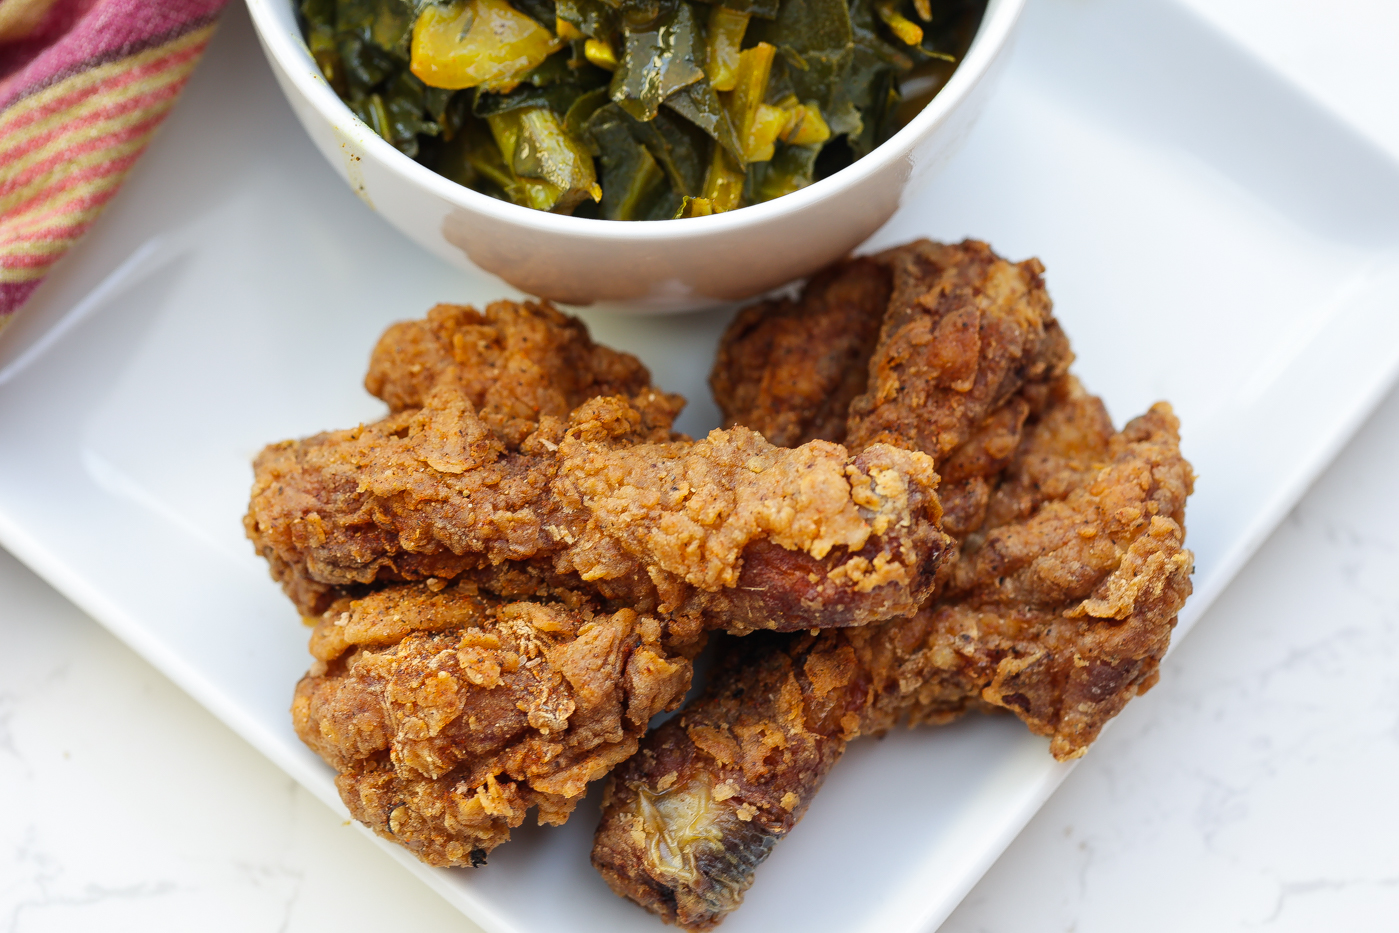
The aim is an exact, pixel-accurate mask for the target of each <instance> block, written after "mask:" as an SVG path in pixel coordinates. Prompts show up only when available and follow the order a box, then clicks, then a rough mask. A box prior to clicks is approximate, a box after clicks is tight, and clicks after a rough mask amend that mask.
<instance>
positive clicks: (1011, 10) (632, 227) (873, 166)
mask: <svg viewBox="0 0 1399 933" xmlns="http://www.w3.org/2000/svg"><path fill="white" fill-rule="evenodd" d="M292 2H293V0H247V3H248V8H249V10H250V12H251V14H252V19H253V23H254V25H255V26H256V28H257V30H258V33H259V35H260V36H261V38H262V41H263V43H264V44H265V47H266V48H267V50H268V51H269V52H270V54H272V55H273V56H274V57H275V58H276V60H277V63H278V64H279V65H280V66H281V67H282V69H283V70H284V71H285V72H286V74H287V75H288V76H289V77H290V79H291V81H292V83H293V84H294V86H295V88H296V90H297V91H298V92H299V93H300V94H301V95H302V96H303V97H304V98H305V99H306V101H308V102H309V103H311V104H312V105H313V106H314V108H315V109H316V111H317V112H318V114H319V115H320V117H321V118H322V119H323V120H325V121H326V122H328V123H329V124H330V125H332V126H333V127H335V128H336V130H337V132H338V133H340V134H342V135H344V136H346V137H348V138H349V139H350V140H351V141H353V143H354V144H355V145H356V146H358V147H359V148H360V151H361V152H363V153H364V154H365V155H366V156H369V157H370V158H373V159H374V160H375V161H377V162H379V163H381V164H382V165H383V166H384V167H385V168H387V169H389V170H391V171H393V172H394V173H395V174H397V175H400V176H402V177H403V178H405V179H407V180H408V181H410V182H411V183H412V184H413V185H415V186H416V187H419V188H422V189H424V190H426V191H428V192H430V193H432V194H433V195H435V196H436V197H438V198H440V199H442V200H443V201H445V202H447V203H449V204H451V205H453V206H456V207H460V208H464V209H466V210H468V211H471V212H474V213H476V214H480V215H484V216H485V217H489V218H492V219H494V220H498V221H501V222H505V223H509V224H512V225H514V226H517V227H522V228H526V229H531V230H537V231H539V232H541V233H562V234H571V235H573V236H579V235H583V236H587V237H589V238H602V239H606V240H634V239H635V238H636V237H637V236H638V235H639V234H640V233H641V231H640V230H639V229H638V228H645V232H644V236H645V237H646V238H648V239H655V238H662V239H676V238H679V239H685V238H687V237H689V236H692V235H695V234H702V235H703V236H705V237H706V238H707V237H709V236H712V235H714V234H722V233H725V232H729V231H737V230H743V229H748V228H751V227H756V226H761V225H763V224H764V223H765V222H767V221H771V220H773V219H775V218H779V217H786V216H789V215H792V214H795V213H798V212H801V211H802V210H803V209H804V208H807V207H809V206H810V205H812V204H816V203H819V202H821V201H824V200H826V199H827V198H830V197H833V196H835V195H836V194H838V193H840V192H841V191H843V190H845V189H847V188H849V187H852V186H855V185H857V184H859V183H860V182H861V181H863V180H864V179H866V178H868V177H869V176H871V175H873V174H875V173H878V172H881V171H883V170H886V169H888V168H889V167H890V166H891V165H893V164H894V163H896V162H898V161H900V160H902V159H905V158H907V156H908V153H909V152H910V150H911V149H912V148H913V146H914V145H915V144H916V143H917V142H918V141H919V140H921V139H922V138H924V137H925V136H927V135H929V134H930V133H931V132H933V131H934V130H935V129H936V128H937V127H938V126H939V125H940V124H941V123H943V122H944V121H945V120H946V119H947V117H948V115H949V114H950V113H952V112H953V111H954V110H956V109H957V108H958V107H959V106H960V105H961V104H962V103H963V102H964V101H965V100H966V99H967V97H968V95H969V94H970V92H971V91H972V89H973V88H974V87H975V86H976V85H977V84H978V83H979V82H980V80H981V79H982V78H983V77H984V76H985V74H986V72H987V70H988V69H989V68H990V66H991V65H992V63H993V62H995V60H996V59H997V57H998V56H999V54H1000V52H1001V51H1002V49H1003V48H1004V47H1005V46H1006V45H1007V44H1008V43H1009V42H1010V39H1011V37H1012V35H1013V32H1014V27H1015V24H1016V22H1017V20H1018V19H1019V16H1020V12H1021V9H1022V8H1023V6H1024V0H989V2H988V4H987V7H986V12H985V14H984V15H983V17H982V21H981V25H980V26H979V27H978V29H977V33H976V36H975V38H974V39H973V40H972V44H971V46H970V48H969V49H968V51H967V55H966V57H965V58H964V59H963V61H962V63H961V65H959V66H958V68H957V70H956V71H955V72H954V73H953V75H952V77H951V79H950V80H949V81H948V82H947V84H946V86H944V87H943V89H942V90H941V91H940V92H939V93H938V94H937V96H936V97H934V98H933V99H932V100H931V101H930V102H929V103H928V105H927V106H926V107H924V108H923V109H922V110H921V111H919V113H918V114H917V115H916V116H915V117H914V118H913V119H912V120H910V121H909V122H908V123H907V124H906V125H905V126H903V127H902V128H900V129H899V131H898V132H897V133H895V134H894V136H893V137H891V138H890V139H888V140H886V141H885V142H884V143H883V144H882V145H880V146H879V147H878V148H876V149H875V150H874V151H873V152H871V153H870V154H869V155H867V156H865V157H864V158H863V159H859V160H858V161H856V162H854V163H852V164H851V165H849V166H847V167H845V168H843V169H841V170H840V171H839V172H836V173H835V174H833V175H831V176H829V177H827V178H823V179H821V180H820V181H817V182H816V183H814V184H812V185H810V186H808V187H806V188H803V189H801V190H800V191H796V192H793V193H792V194H788V195H784V196H782V197H780V198H776V199H774V200H772V201H765V202H763V203H762V204H755V205H752V206H749V207H745V208H742V209H740V210H736V211H730V212H727V213H723V214H712V215H709V216H707V217H692V218H686V219H683V220H678V221H676V220H670V221H625V222H622V221H612V220H597V219H593V218H584V217H572V216H567V215H561V214H551V213H548V212H545V211H536V210H531V209H530V208H526V207H521V206H519V205H516V204H511V203H509V202H506V201H501V200H499V199H497V198H493V197H491V196H489V195H486V194H482V193H481V192H478V191H473V190H472V189H470V188H466V187H464V186H462V185H459V184H457V183H456V182H453V181H450V180H449V179H447V178H444V177H443V176H441V175H438V174H437V173H436V172H434V171H432V170H431V169H429V168H427V167H426V166H423V165H420V164H419V163H417V162H415V161H414V160H412V159H410V158H409V157H408V156H406V155H404V154H403V153H401V152H399V151H398V150H397V149H395V148H394V147H393V146H392V145H390V144H389V143H388V142H387V141H385V140H383V139H382V138H380V137H379V136H378V135H377V134H376V133H375V132H374V131H373V130H371V129H370V128H369V127H368V126H366V125H365V124H364V123H363V122H361V121H360V120H359V118H358V117H356V116H355V115H354V113H353V112H352V111H351V110H350V108H349V107H348V106H346V105H345V103H344V102H343V101H341V100H340V98H339V97H338V96H337V95H336V94H335V92H334V90H332V89H331V87H330V85H329V84H327V83H326V81H325V79H324V77H322V75H321V73H320V70H319V68H318V67H317V66H316V63H315V60H314V59H313V58H312V57H311V54H310V51H309V50H308V49H307V47H306V43H305V42H304V40H303V39H302V37H301V31H300V29H299V27H298V26H297V23H296V16H295V13H294V11H293V6H292Z"/></svg>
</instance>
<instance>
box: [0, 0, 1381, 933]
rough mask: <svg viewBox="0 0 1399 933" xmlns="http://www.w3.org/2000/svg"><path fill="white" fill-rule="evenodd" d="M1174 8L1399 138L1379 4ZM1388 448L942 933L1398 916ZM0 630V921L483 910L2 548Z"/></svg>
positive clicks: (1372, 444)
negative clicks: (384, 848)
mask: <svg viewBox="0 0 1399 933" xmlns="http://www.w3.org/2000/svg"><path fill="white" fill-rule="evenodd" d="M1189 2H1190V3H1191V4H1192V5H1193V6H1195V7H1196V8H1197V9H1198V10H1199V11H1200V12H1201V13H1202V14H1203V15H1205V16H1206V17H1208V18H1210V19H1212V20H1214V21H1215V22H1216V23H1218V24H1219V25H1221V26H1222V27H1223V28H1225V29H1226V30H1228V31H1229V32H1230V33H1232V34H1233V35H1234V36H1236V37H1237V39H1238V40H1239V41H1240V42H1241V43H1242V44H1244V45H1245V46H1247V47H1249V48H1250V49H1252V50H1253V51H1254V52H1255V53H1256V54H1258V55H1259V56H1260V57H1262V58H1263V59H1265V60H1266V61H1268V62H1269V63H1270V64H1272V65H1274V66H1275V67H1277V68H1278V69H1280V70H1281V71H1283V72H1284V73H1285V74H1287V75H1288V76H1289V77H1290V78H1291V79H1292V80H1294V81H1295V82H1296V83H1297V84H1298V85H1299V86H1301V87H1302V88H1303V89H1304V90H1305V91H1306V92H1307V93H1309V94H1311V95H1312V96H1313V97H1315V98H1316V99H1317V100H1319V101H1320V102H1321V103H1323V104H1324V105H1326V106H1328V107H1330V108H1332V109H1333V110H1335V111H1337V112H1338V113H1340V114H1341V115H1342V116H1343V117H1344V118H1345V119H1346V120H1347V121H1349V122H1350V123H1352V124H1353V125H1354V126H1355V127H1356V128H1357V129H1359V130H1360V131H1361V132H1362V133H1364V134H1366V135H1367V136H1369V137H1370V138H1371V139H1372V140H1373V141H1374V142H1375V143H1376V144H1378V145H1379V146H1381V147H1383V148H1385V149H1387V150H1388V151H1389V152H1391V153H1394V154H1395V156H1396V157H1399V106H1396V101H1399V56H1396V55H1395V54H1394V52H1395V49H1396V48H1399V4H1394V3H1393V2H1392V0H1189ZM1397 462H1399V391H1395V392H1392V393H1391V394H1390V395H1389V397H1388V398H1387V399H1386V400H1385V401H1384V402H1383V403H1382V404H1381V406H1380V408H1379V409H1378V411H1377V412H1376V413H1375V415H1374V416H1373V417H1371V419H1370V420H1369V421H1368V422H1367V423H1366V424H1365V425H1364V427H1362V428H1361V430H1360V432H1359V433H1358V435H1357V436H1356V438H1355V439H1354V440H1353V441H1352V443H1351V444H1350V445H1349V446H1348V447H1347V448H1346V449H1345V451H1344V452H1343V453H1342V454H1341V455H1340V457H1339V459H1338V460H1337V461H1336V462H1335V463H1334V464H1333V465H1332V466H1331V468H1330V469H1329V470H1328V471H1327V472H1326V473H1325V474H1324V475H1323V476H1322V478H1321V479H1320V480H1319V481H1318V482H1317V484H1316V486H1315V487H1314V488H1312V489H1311V490H1310V491H1309V492H1308V493H1307V494H1306V496H1305V497H1304V499H1303V500H1302V502H1301V503H1300V504H1299V505H1298V507H1297V508H1296V509H1295V510H1294V511H1293V512H1292V514H1291V515H1290V516H1289V517H1288V519H1287V520H1286V521H1285V522H1284V523H1283V525H1282V526H1281V527H1280V528H1278V530H1277V531H1276V532H1275V533H1274V534H1273V535H1272V537H1271V539H1270V540H1269V541H1268V542H1267V544H1266V545H1265V546H1264V547H1263V548H1262V550H1261V551H1260V552H1259V553H1258V555H1257V556H1256V557H1255V558H1254V559H1253V561H1252V562H1251V563H1250V564H1249V566H1248V567H1247V568H1246V569H1245V570H1244V571H1243V572H1242V573H1241V574H1240V576H1239V577H1238V578H1237V580H1236V581H1235V582H1234V583H1233V585H1232V586H1231V587H1230V588H1229V590H1228V592H1227V593H1226V594H1225V596H1224V597H1223V598H1222V599H1220V600H1219V602H1218V603H1217V604H1216V605H1215V606H1214V607H1213V608H1212V609H1211V610H1210V612H1209V614H1208V615H1207V616H1206V617H1205V618H1204V619H1203V620H1202V621H1201V622H1200V623H1199V625H1198V627H1197V628H1196V630H1195V631H1194V632H1193V633H1192V634H1191V636H1190V638H1189V639H1188V640H1186V641H1184V642H1183V643H1182V645H1181V647H1180V649H1179V650H1178V651H1176V652H1174V653H1173V654H1172V656H1171V657H1170V658H1169V660H1168V661H1167V666H1166V668H1165V669H1164V670H1163V677H1162V680H1161V684H1160V686H1158V687H1157V688H1156V689H1155V690H1153V691H1152V692H1151V693H1150V694H1148V695H1147V696H1145V697H1143V698H1141V699H1138V700H1136V701H1135V702H1133V703H1132V705H1131V706H1129V707H1128V708H1127V710H1126V712H1125V713H1124V714H1123V715H1122V716H1121V717H1120V719H1119V722H1118V724H1117V725H1116V726H1115V727H1114V728H1113V729H1111V730H1110V731H1109V732H1108V733H1107V735H1106V736H1105V737H1104V738H1103V739H1102V741H1100V742H1099V743H1098V744H1097V745H1096V746H1095V747H1094V749H1093V751H1092V753H1091V754H1090V755H1089V756H1088V757H1087V758H1086V759H1085V760H1084V762H1083V763H1082V765H1081V766H1080V767H1079V768H1078V769H1077V770H1076V771H1075V772H1074V773H1073V774H1072V775H1071V776H1070V777H1069V779H1068V780H1067V781H1066V782H1065V784H1064V785H1063V787H1062V788H1061V789H1060V790H1059V791H1058V792H1057V793H1056V794H1055V795H1054V797H1053V798H1052V799H1051V800H1050V801H1049V803H1048V804H1047V805H1046V806H1045V808H1044V809H1043V810H1042V811H1041V812H1040V814H1039V815H1038V816H1037V817H1036V818H1035V819H1034V820H1033V821H1032V822H1031V824H1030V825H1029V827H1028V828H1027V829H1026V830H1025V831H1024V833H1023V834H1022V835H1021V836H1020V837H1019V838H1018V839H1017V840H1016V841H1015V842H1014V843H1013V844H1012V845H1011V847H1010V848H1009V850H1008V851H1007V852H1006V853H1005V855H1004V856H1003V857H1002V858H1001V859H1000V861H999V862H997V864H996V865H995V866H994V867H993V868H992V869H991V871H990V872H989V873H988V874H987V875H986V877H985V878H984V879H983V880H982V881H981V883H980V884H978V885H977V886H976V888H975V889H974V890H973V891H972V892H971V894H970V895H969V896H968V897H967V899H966V901H965V902H964V903H963V904H962V906H961V907H960V908H959V909H958V910H957V912H956V913H954V914H953V916H952V917H951V918H950V919H949V920H948V921H947V923H946V924H945V925H944V926H943V928H942V929H943V931H944V933H981V931H1007V933H1009V931H1015V933H1040V931H1056V933H1057V931H1075V933H1097V931H1102V933H1121V931H1125V930H1130V931H1133V933H1138V931H1158V930H1159V931H1179V930H1186V929H1189V930H1245V929H1254V928H1266V929H1269V930H1297V931H1314V930H1322V929H1326V930H1347V931H1352V933H1360V931H1370V930H1375V931H1379V930H1395V929H1399V844H1396V838H1397V837H1399V795H1396V794H1395V793H1394V789H1395V788H1396V787H1399V587H1396V586H1395V585H1394V584H1395V581H1399V469H1396V467H1395V463H1397ZM0 645H3V646H4V647H3V649H0V801H3V803H0V933H36V931H58V930H83V931H90V930H104V931H106V930H199V931H201V933H203V931H218V930H230V931H312V930H330V929H345V930H371V929H388V928H394V929H415V928H426V927H427V926H428V925H431V926H432V927H433V928H434V929H436V930H442V931H448V930H462V931H470V930H474V929H476V928H475V927H474V926H473V925H472V924H471V923H470V922H469V921H467V920H466V919H464V918H463V917H462V916H461V915H460V914H458V913H457V912H456V911H455V910H453V909H451V908H449V907H448V906H447V905H446V904H445V902H443V901H441V900H439V899H438V898H437V896H436V895H434V894H432V893H431V892H430V891H428V890H427V889H426V888H425V887H423V886H422V884H421V883H420V882H418V881H417V880H416V879H414V878H413V877H411V876H410V875H408V874H407V873H406V872H404V871H402V870H401V869H399V868H398V867H397V866H395V865H394V864H393V863H392V862H390V861H389V860H387V859H385V858H384V857H383V855H382V854H381V853H380V852H378V851H377V850H376V849H375V848H374V846H373V845H372V844H371V843H370V842H369V841H367V840H366V839H364V838H362V837H361V836H360V834H359V833H358V832H356V831H355V830H353V829H351V828H350V827H348V826H346V825H345V824H343V823H342V822H341V821H340V819H339V818H338V817H336V816H335V815H334V814H332V813H331V812H330V811H329V810H328V809H327V808H326V807H324V806H322V805H321V804H320V803H319V802H317V801H316V800H314V799H313V798H312V797H310V795H308V794H307V793H306V792H305V791H303V790H301V789H300V788H299V787H298V786H297V785H295V784H294V783H293V782H292V780H291V779H290V778H289V777H287V776H286V775H284V774H283V773H282V772H281V771H279V770H278V769H277V768H276V767H274V766H273V765H272V764H271V763H270V762H268V761H267V760H266V759H264V758H263V757H262V756H261V755H260V754H258V753H257V752H256V751H254V750H253V749H252V748H251V747H249V746H248V745H246V744H245V743H244V742H243V741H242V740H241V739H239V738H238V737H237V736H235V735H234V734H233V733H232V732H230V731H229V730H228V729H227V728H226V727H225V726H223V725H222V724H221V723H219V722H218V721H217V720H215V719H214V718H213V716H211V715H210V714H209V713H207V712H205V711H204V710H203V709H202V708H201V707H199V706H198V705H197V704H195V702H194V701H193V700H191V699H190V698H189V697H187V696H185V695H184V694H183V693H181V692H180V691H179V689H178V688H176V687H175V686H174V685H173V684H171V683H170V682H169V681H168V680H166V679H165V677H164V676H163V675H161V674H160V673H158V672H157V671H155V670H154V669H153V668H151V667H150V666H149V665H148V664H146V663H145V662H144V661H142V660H141V659H140V658H138V657H137V656H136V655H134V654H133V653H132V652H131V651H130V650H128V649H127V648H126V647H124V646H123V645H122V644H120V643H119V642H117V641H116V640H115V639H114V638H113V637H112V636H110V635H108V634H107V633H106V631H105V630H103V629H102V628H101V627H100V626H98V625H97V624H96V623H95V622H93V621H92V620H91V619H89V618H88V617H86V616H85V615H84V614H83V613H81V612H80V611H78V610H77V609H75V608H74V607H73V606H72V605H71V604H69V603H68V602H67V601H66V600H65V599H64V598H63V597H61V596H59V595H58V594H57V593H56V592H54V591H53V590H52V589H50V588H49V587H48V586H47V585H46V584H44V583H43V582H42V581H40V580H39V579H37V578H36V577H35V576H33V575H32V574H31V573H30V572H29V571H28V570H26V569H25V568H24V567H22V566H21V565H20V564H19V563H18V562H17V561H15V560H14V559H13V558H12V557H10V556H9V555H8V554H6V553H5V552H4V551H0ZM193 772H197V773H198V780H197V781H191V780H190V779H189V777H190V775H191V773H193ZM390 925H392V927H390Z"/></svg>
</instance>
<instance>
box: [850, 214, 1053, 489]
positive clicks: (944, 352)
mask: <svg viewBox="0 0 1399 933" xmlns="http://www.w3.org/2000/svg"><path fill="white" fill-rule="evenodd" d="M875 258H876V260H877V261H880V262H883V263H885V264H886V265H888V267H889V269H890V271H891V273H892V276H893V295H892V297H891V298H890V300H889V307H888V309H887V310H886V311H885V312H884V321H883V326H882V328H881V330H880V335H879V343H878V346H877V349H876V352H875V354H874V356H873V357H872V358H871V360H870V369H869V383H868V386H867V389H866V391H865V392H864V394H862V395H860V396H858V397H857V398H855V400H854V401H853V402H851V405H850V412H849V420H848V424H847V432H846V437H847V441H848V443H849V444H850V446H851V447H852V448H855V449H858V448H860V447H863V446H865V445H868V444H873V443H888V444H894V445H896V446H899V447H905V448H907V449H909V450H921V451H923V452H925V453H927V454H929V455H931V456H932V457H933V458H934V459H935V460H936V461H938V462H939V463H941V462H942V461H943V459H944V458H945V457H946V456H947V455H948V454H949V453H951V452H952V451H953V450H954V449H956V448H958V447H961V446H962V445H963V444H965V443H966V441H967V440H968V438H969V437H970V435H971V433H972V432H973V431H975V430H977V429H978V428H979V427H980V426H981V425H982V424H983V423H984V422H985V420H986V417H987V416H988V415H989V414H990V413H991V412H993V411H995V410H996V409H997V408H999V407H1000V406H1001V405H1003V404H1004V403H1005V402H1006V401H1007V400H1008V399H1009V398H1010V397H1011V396H1013V395H1014V394H1016V393H1017V392H1019V391H1020V389H1021V387H1022V386H1024V385H1026V384H1029V383H1034V382H1048V381H1049V380H1051V379H1053V378H1054V377H1055V376H1057V375H1059V374H1062V373H1063V372H1065V371H1066V370H1067V368H1068V364H1069V362H1070V361H1071V360H1072V353H1071V352H1070V351H1069V346H1068V340H1067V338H1066V337H1065V336H1064V332H1063V330H1062V329H1060V327H1059V324H1058V322H1057V321H1056V320H1055V319H1054V316H1053V312H1052V304H1051V302H1050V300H1049V295H1048V293H1047V292H1046V291H1045V288H1044V279H1043V278H1042V274H1043V272H1044V266H1042V265H1041V264H1040V262H1039V260H1038V259H1027V260H1025V261H1024V262H1021V263H1010V262H1006V261H1005V260H1004V259H1001V258H1000V257H999V256H997V255H996V254H995V253H993V252H992V251H991V248H990V247H989V246H987V245H986V244H985V243H981V242H979V241H977V240H966V241H964V242H962V243H959V244H957V245H955V246H947V245H943V244H941V243H932V242H930V241H928V240H920V241H918V242H916V243H910V244H908V245H907V246H901V247H898V248H896V249H892V250H889V251H888V252H886V253H883V254H881V255H880V256H877V257H875Z"/></svg>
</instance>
